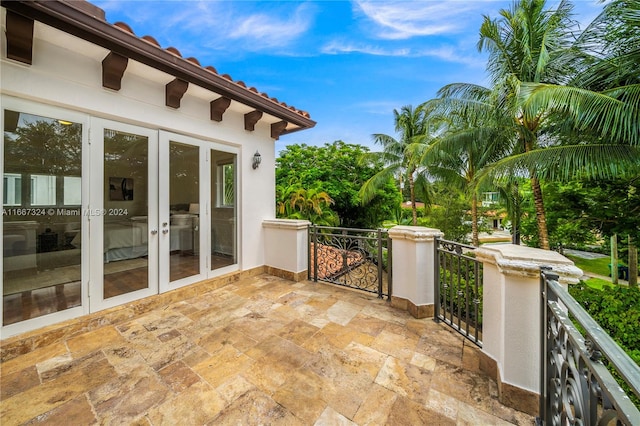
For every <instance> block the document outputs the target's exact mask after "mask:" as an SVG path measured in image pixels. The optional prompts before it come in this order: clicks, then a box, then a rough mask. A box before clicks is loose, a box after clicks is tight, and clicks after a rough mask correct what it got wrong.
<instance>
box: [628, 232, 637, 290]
mask: <svg viewBox="0 0 640 426" xmlns="http://www.w3.org/2000/svg"><path fill="white" fill-rule="evenodd" d="M637 285H638V248H637V247H636V245H635V243H634V242H631V235H629V287H636V286H637Z"/></svg>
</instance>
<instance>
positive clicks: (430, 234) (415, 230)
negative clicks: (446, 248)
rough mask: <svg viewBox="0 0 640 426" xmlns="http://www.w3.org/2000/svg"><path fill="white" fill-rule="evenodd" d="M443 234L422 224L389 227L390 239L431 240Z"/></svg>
mask: <svg viewBox="0 0 640 426" xmlns="http://www.w3.org/2000/svg"><path fill="white" fill-rule="evenodd" d="M443 235H444V234H443V233H442V232H441V231H440V230H439V229H434V228H426V227H424V226H402V225H399V226H394V227H393V228H391V229H389V236H390V237H391V239H392V240H412V241H433V240H434V239H436V238H440V237H442V236H443Z"/></svg>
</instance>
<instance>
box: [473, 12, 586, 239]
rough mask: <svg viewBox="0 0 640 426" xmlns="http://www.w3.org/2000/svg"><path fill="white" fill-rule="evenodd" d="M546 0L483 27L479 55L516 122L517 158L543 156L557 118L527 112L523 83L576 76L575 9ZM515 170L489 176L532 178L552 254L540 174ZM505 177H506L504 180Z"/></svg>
mask: <svg viewBox="0 0 640 426" xmlns="http://www.w3.org/2000/svg"><path fill="white" fill-rule="evenodd" d="M545 3H546V2H545V0H520V2H519V3H514V4H513V5H512V7H511V8H510V9H509V10H505V9H503V10H501V11H500V15H501V18H500V19H496V20H491V19H490V18H489V17H486V16H485V18H484V21H483V23H482V25H481V27H480V40H479V42H478V49H479V50H480V51H483V50H486V51H488V53H489V61H488V65H487V69H488V71H489V73H490V76H491V79H492V82H493V86H494V90H497V91H498V92H502V93H503V96H501V98H502V99H503V100H504V102H503V104H502V107H503V108H506V109H507V111H508V112H509V115H510V116H511V117H512V119H513V120H514V125H515V129H516V135H515V138H516V142H517V144H516V145H515V146H514V148H515V150H514V154H525V155H526V154H527V153H530V152H532V151H534V150H538V149H540V148H541V147H543V146H544V143H546V142H547V140H545V139H544V138H543V139H541V135H542V134H543V133H544V132H545V130H546V128H547V127H549V126H553V125H554V124H555V122H554V121H553V118H554V117H553V115H550V114H548V111H547V110H546V109H544V108H540V109H532V108H523V106H522V104H521V98H519V93H520V89H521V86H522V84H523V83H526V82H530V83H552V84H562V83H565V82H566V79H567V75H571V74H572V72H573V68H572V67H573V64H574V61H573V59H574V58H575V57H576V56H577V55H578V51H577V50H576V49H574V45H573V41H574V33H575V22H574V21H572V20H571V10H572V5H571V3H569V2H568V1H566V0H562V1H561V2H560V4H559V5H558V6H557V8H556V9H555V10H547V9H545ZM528 166H529V167H525V168H524V169H523V168H519V169H517V168H514V166H513V162H512V159H509V158H507V159H505V161H503V162H497V163H496V164H495V165H494V166H490V167H489V168H488V169H489V171H493V172H494V173H496V170H500V169H501V168H502V170H508V171H509V173H510V174H511V175H512V176H514V177H515V176H517V174H514V173H513V172H514V170H520V172H524V173H526V174H527V176H528V178H529V179H530V181H531V188H532V192H533V199H534V204H535V211H536V222H537V225H538V236H539V244H540V247H541V248H543V249H549V237H548V232H547V222H546V215H545V209H544V201H543V195H542V188H541V185H540V176H539V170H540V168H539V167H538V166H537V165H535V164H532V163H529V164H528ZM503 176H504V175H503Z"/></svg>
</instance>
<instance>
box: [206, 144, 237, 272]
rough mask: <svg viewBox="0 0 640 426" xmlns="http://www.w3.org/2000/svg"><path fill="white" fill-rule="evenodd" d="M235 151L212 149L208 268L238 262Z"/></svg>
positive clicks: (213, 268) (221, 266)
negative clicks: (209, 262)
mask: <svg viewBox="0 0 640 426" xmlns="http://www.w3.org/2000/svg"><path fill="white" fill-rule="evenodd" d="M236 182H237V179H236V154H232V153H229V152H223V151H217V150H214V149H212V150H211V203H212V205H213V208H212V209H211V270H215V269H220V268H224V267H225V266H229V265H234V264H236V263H237V259H236V256H237V254H236V253H237V248H236V241H237V239H236V235H237V232H236V229H237V226H236V222H237V221H236Z"/></svg>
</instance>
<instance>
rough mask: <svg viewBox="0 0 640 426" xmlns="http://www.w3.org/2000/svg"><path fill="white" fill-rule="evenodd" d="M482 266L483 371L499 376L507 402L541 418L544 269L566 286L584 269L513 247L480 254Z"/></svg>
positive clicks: (538, 251) (552, 256)
mask: <svg viewBox="0 0 640 426" xmlns="http://www.w3.org/2000/svg"><path fill="white" fill-rule="evenodd" d="M476 257H477V258H478V259H479V260H480V261H481V262H482V263H483V270H484V272H483V310H482V311H483V316H482V352H483V353H484V355H485V359H483V360H481V369H483V370H484V371H485V372H486V373H488V374H489V375H490V376H492V377H495V378H496V381H497V383H498V392H499V398H500V402H502V404H504V405H506V406H509V407H513V408H516V409H518V410H520V411H524V412H526V413H529V414H531V415H537V414H538V405H539V401H538V395H539V392H540V389H539V388H540V357H541V353H540V352H541V350H542V349H541V346H540V345H541V344H540V299H541V295H540V267H541V266H548V267H551V268H552V269H553V271H554V272H555V273H556V274H558V275H559V276H560V279H559V282H560V283H561V284H563V285H565V287H566V286H567V285H568V284H575V283H577V282H578V281H579V279H580V277H581V276H582V271H581V270H580V269H578V268H577V267H576V266H575V265H574V263H573V262H572V261H571V260H569V259H567V258H566V257H564V256H562V255H561V254H559V253H557V252H554V251H549V250H541V249H536V248H531V247H524V246H518V245H513V244H497V245H491V246H484V247H481V248H479V249H478V250H477V251H476Z"/></svg>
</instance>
